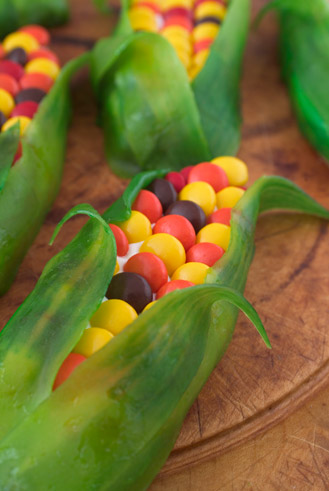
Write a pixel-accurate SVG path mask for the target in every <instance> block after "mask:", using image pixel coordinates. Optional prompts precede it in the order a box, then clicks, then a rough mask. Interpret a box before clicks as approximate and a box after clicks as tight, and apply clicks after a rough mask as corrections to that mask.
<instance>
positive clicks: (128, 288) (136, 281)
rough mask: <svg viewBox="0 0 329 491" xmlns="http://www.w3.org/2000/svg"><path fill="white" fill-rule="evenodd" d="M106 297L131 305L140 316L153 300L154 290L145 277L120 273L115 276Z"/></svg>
mask: <svg viewBox="0 0 329 491" xmlns="http://www.w3.org/2000/svg"><path fill="white" fill-rule="evenodd" d="M106 296H107V298H108V299H110V298H118V299H120V300H124V301H125V302H127V303H129V305H131V306H132V307H133V308H134V309H135V310H136V312H137V313H138V314H139V313H140V312H142V310H143V309H144V307H146V305H147V304H148V303H150V302H152V300H153V295H152V289H151V287H150V285H149V283H148V282H147V281H146V279H145V278H143V276H141V275H139V274H137V273H118V274H116V275H114V276H113V278H112V280H111V283H110V286H109V287H108V289H107V292H106Z"/></svg>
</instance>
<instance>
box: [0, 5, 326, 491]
mask: <svg viewBox="0 0 329 491" xmlns="http://www.w3.org/2000/svg"><path fill="white" fill-rule="evenodd" d="M264 3H266V2H264V1H262V0H255V1H254V3H253V15H254V14H255V12H256V11H258V9H259V8H260V7H261V6H262V5H263V4H264ZM71 6H72V20H71V23H70V24H68V25H67V26H65V27H61V28H58V29H54V30H53V47H54V49H55V50H56V52H57V53H58V54H59V56H60V57H61V59H62V60H63V61H66V60H68V59H70V58H72V57H73V56H76V55H77V54H79V53H81V52H83V51H84V50H86V49H88V48H90V47H91V46H92V44H93V42H94V41H95V40H96V39H98V38H99V37H101V36H105V35H107V34H108V33H109V32H110V30H111V27H112V26H113V25H114V23H115V16H114V17H112V18H111V19H109V18H108V17H106V16H104V15H103V16H102V15H101V14H99V13H98V12H96V11H95V10H94V9H93V7H92V5H91V2H90V0H83V1H82V0H72V1H71ZM276 45H277V28H276V22H275V18H274V16H272V15H269V16H268V17H267V18H266V19H265V20H264V22H263V23H262V24H261V26H260V28H259V29H258V30H257V31H252V32H251V34H250V38H249V41H248V46H247V50H246V56H245V63H244V76H243V83H242V107H243V117H244V124H243V131H242V134H243V138H242V145H241V149H240V152H239V156H240V157H241V158H242V159H243V160H245V161H246V163H247V164H248V166H249V170H250V182H254V181H255V180H256V179H257V178H258V177H260V176H262V175H264V174H267V175H270V174H278V175H282V176H285V177H288V178H289V179H292V180H293V181H294V182H296V183H297V184H298V185H300V186H301V187H302V188H303V189H305V190H306V191H307V192H308V193H309V194H311V195H312V196H313V197H314V198H316V199H317V200H318V201H319V202H321V203H322V204H323V205H325V206H327V207H328V208H329V196H328V184H329V168H328V167H327V166H326V165H325V163H324V162H323V160H322V159H321V158H320V157H319V156H318V155H317V154H316V153H315V151H314V150H313V149H312V148H311V147H310V146H309V145H308V143H307V142H306V141H305V140H304V139H303V138H302V136H301V135H300V133H299V131H298V128H297V125H296V120H295V117H294V115H293V112H292V109H291V106H290V103H289V98H288V95H287V92H286V89H285V87H284V85H283V83H282V81H281V77H280V68H279V63H278V57H277V46H276ZM73 102H74V117H73V121H72V126H71V130H70V133H69V138H68V151H67V161H66V167H65V171H64V176H63V183H62V187H61V191H60V194H59V196H58V198H57V200H56V202H55V204H54V206H53V209H52V210H51V212H50V213H49V215H48V217H47V220H46V222H45V224H44V226H43V227H42V230H41V232H40V234H39V235H38V237H37V239H36V241H35V243H34V244H33V246H32V247H31V249H30V251H29V253H28V254H27V256H26V258H25V260H24V262H23V264H22V266H21V268H20V271H19V274H18V276H17V279H16V281H15V283H14V285H13V286H12V288H11V290H10V292H9V293H8V294H7V295H5V296H4V297H3V298H2V299H0V311H1V321H0V322H1V326H0V327H2V326H3V325H4V324H5V322H6V321H7V320H8V319H9V317H10V316H11V315H12V314H13V312H14V311H15V309H16V308H17V306H18V305H19V304H20V303H21V302H22V300H23V299H24V298H25V297H26V296H27V295H28V293H29V292H30V291H31V290H32V289H33V287H34V285H35V283H36V281H37V279H38V277H39V275H40V273H41V271H42V269H43V267H44V265H45V263H46V262H47V260H48V259H49V258H50V257H51V256H52V255H53V254H54V253H56V252H57V251H59V250H60V249H61V248H62V247H63V246H65V245H66V244H67V243H68V241H69V240H70V239H71V238H72V237H73V236H74V235H75V233H76V232H77V231H78V229H79V228H80V227H81V225H82V223H84V221H85V219H84V218H81V217H78V218H76V219H74V220H72V221H71V222H70V223H69V224H67V225H65V226H64V228H63V230H62V231H61V233H60V235H59V237H58V239H56V242H55V245H54V246H52V247H49V246H48V245H47V244H48V241H49V239H50V237H51V235H52V232H53V230H54V227H55V224H56V223H57V222H58V220H59V219H60V218H61V217H62V216H63V215H64V214H65V212H66V211H67V210H68V209H69V208H71V207H72V206H74V205H75V204H78V203H81V202H89V203H91V204H92V205H93V206H94V207H96V208H97V209H98V210H99V211H103V210H104V209H105V208H106V207H107V206H108V205H109V204H110V203H111V202H112V201H114V200H115V199H116V198H118V197H119V195H120V194H121V193H122V191H123V189H124V188H125V186H126V184H127V181H123V180H121V179H119V178H117V177H116V176H115V175H113V174H112V173H111V171H110V170H109V168H108V166H107V165H106V163H105V158H104V151H103V137H102V132H101V130H100V129H99V128H98V127H97V126H96V124H95V120H96V115H97V110H96V105H95V100H94V98H93V95H92V92H91V88H90V84H89V81H88V74H87V73H86V72H85V73H82V74H80V75H79V76H78V77H77V79H76V80H75V82H74V84H73ZM328 238H329V228H328V226H327V224H326V223H324V221H321V220H319V219H314V218H309V217H305V216H301V215H291V214H280V215H276V214H268V215H266V216H263V217H261V218H260V220H259V225H258V228H257V234H256V255H255V259H254V262H253V264H252V267H251V270H250V274H249V278H248V283H247V287H246V291H245V295H246V298H247V299H248V300H249V301H251V302H252V303H253V305H254V306H255V308H256V309H257V311H258V313H259V314H260V316H261V318H262V320H263V322H264V324H265V326H266V328H267V331H268V334H269V336H270V339H271V342H272V346H273V349H272V351H269V350H267V349H266V348H265V347H264V345H263V343H262V342H261V340H260V338H259V336H258V335H257V333H256V332H255V330H254V329H253V328H252V327H251V326H250V324H249V322H248V321H247V320H246V319H245V318H244V317H243V316H242V315H241V316H240V317H239V320H238V323H237V327H236V331H235V334H234V338H233V341H232V343H231V345H230V347H229V349H228V351H227V353H226V355H225V356H224V358H223V360H222V361H221V363H220V364H219V365H218V367H217V368H216V369H215V370H214V372H213V374H212V375H211V377H210V379H209V380H208V382H207V384H206V385H205V387H204V388H203V390H202V392H201V394H200V395H199V397H198V399H197V401H196V402H195V404H194V405H193V407H192V408H191V410H190V412H189V414H188V416H187V418H186V421H185V423H184V426H183V428H182V431H181V434H180V437H179V439H178V441H177V443H176V446H175V449H174V450H173V452H172V454H171V456H170V457H169V459H168V461H167V463H166V465H165V466H164V468H163V469H162V471H161V473H160V475H159V476H158V477H157V478H156V480H155V481H154V483H153V484H152V486H151V488H150V489H151V490H152V491H169V490H171V491H183V490H193V491H194V490H195V491H199V490H202V491H215V490H219V489H227V490H229V489H232V490H240V489H241V490H242V489H257V490H258V489H259V490H264V489H265V490H272V489H273V490H276V489H280V490H282V489H284V490H285V489H287V490H288V489H298V490H309V489H316V490H318V489H319V490H322V489H329V414H328V405H327V401H328V396H329V379H328V373H329V336H328V335H327V330H328V325H329V309H328V290H329V272H328V269H329V268H328V266H329V261H328V254H329V243H328ZM81 301H83V299H81Z"/></svg>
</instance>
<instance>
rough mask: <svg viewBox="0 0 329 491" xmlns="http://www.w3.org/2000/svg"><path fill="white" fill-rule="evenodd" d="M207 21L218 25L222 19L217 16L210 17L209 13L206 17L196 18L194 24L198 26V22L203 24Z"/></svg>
mask: <svg viewBox="0 0 329 491" xmlns="http://www.w3.org/2000/svg"><path fill="white" fill-rule="evenodd" d="M208 22H210V23H211V24H218V25H220V24H221V23H222V21H221V20H220V19H219V18H218V17H212V16H210V15H209V16H208V17H202V19H198V20H196V21H195V25H196V26H198V25H199V24H205V23H208Z"/></svg>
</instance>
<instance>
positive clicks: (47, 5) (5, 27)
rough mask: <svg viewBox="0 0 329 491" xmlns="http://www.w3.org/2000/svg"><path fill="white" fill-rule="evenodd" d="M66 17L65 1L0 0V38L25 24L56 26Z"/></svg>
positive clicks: (66, 18)
mask: <svg viewBox="0 0 329 491" xmlns="http://www.w3.org/2000/svg"><path fill="white" fill-rule="evenodd" d="M68 17H69V8H68V1H67V0H32V1H31V0H0V36H1V37H2V36H5V35H6V34H9V33H10V32H12V31H14V30H15V29H17V28H18V27H21V26H24V25H27V24H40V25H43V26H45V27H52V26H57V25H59V24H63V23H64V22H66V21H67V20H68Z"/></svg>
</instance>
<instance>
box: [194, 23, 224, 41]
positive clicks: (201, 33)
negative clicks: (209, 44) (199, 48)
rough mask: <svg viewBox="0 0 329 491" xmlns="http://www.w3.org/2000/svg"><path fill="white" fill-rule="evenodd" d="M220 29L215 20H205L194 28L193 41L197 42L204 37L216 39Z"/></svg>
mask: <svg viewBox="0 0 329 491" xmlns="http://www.w3.org/2000/svg"><path fill="white" fill-rule="evenodd" d="M218 31H219V25H218V24H214V23H213V22H204V23H203V24H199V25H197V26H196V27H195V28H194V29H193V41H194V42H195V43H196V42H198V41H202V39H215V37H216V36H217V34H218Z"/></svg>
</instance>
